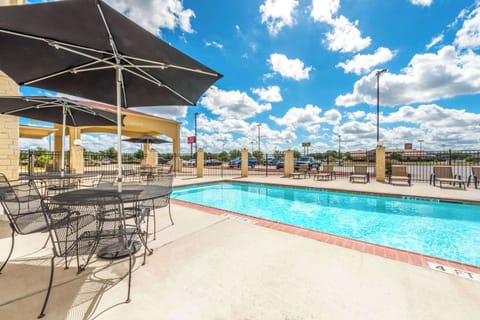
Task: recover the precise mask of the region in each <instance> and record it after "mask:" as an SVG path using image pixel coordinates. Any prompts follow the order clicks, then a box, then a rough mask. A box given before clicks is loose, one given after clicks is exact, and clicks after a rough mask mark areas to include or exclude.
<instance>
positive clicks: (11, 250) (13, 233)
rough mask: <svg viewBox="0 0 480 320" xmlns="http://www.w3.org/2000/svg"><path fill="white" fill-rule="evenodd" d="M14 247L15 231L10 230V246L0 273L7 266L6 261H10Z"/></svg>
mask: <svg viewBox="0 0 480 320" xmlns="http://www.w3.org/2000/svg"><path fill="white" fill-rule="evenodd" d="M14 246H15V231H13V229H12V245H11V246H10V252H9V253H8V256H7V260H5V262H4V263H3V264H2V266H1V267H0V273H2V270H3V268H5V266H6V265H7V262H8V260H10V257H11V256H12V252H13V247H14Z"/></svg>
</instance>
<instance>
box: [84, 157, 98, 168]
mask: <svg viewBox="0 0 480 320" xmlns="http://www.w3.org/2000/svg"><path fill="white" fill-rule="evenodd" d="M83 165H84V166H85V167H96V166H99V165H100V161H98V160H95V159H92V158H84V159H83Z"/></svg>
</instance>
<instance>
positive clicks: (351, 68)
mask: <svg viewBox="0 0 480 320" xmlns="http://www.w3.org/2000/svg"><path fill="white" fill-rule="evenodd" d="M395 54H396V52H392V51H391V50H390V49H388V48H384V47H380V48H378V49H377V50H376V51H375V53H373V54H357V55H356V56H355V57H353V59H351V60H347V61H346V62H340V63H339V64H337V67H341V68H343V69H344V70H345V73H351V72H353V73H355V74H357V75H361V74H365V73H367V72H370V71H372V69H373V68H374V67H376V66H378V65H379V64H382V63H385V62H388V61H390V60H392V58H393V57H394V56H395Z"/></svg>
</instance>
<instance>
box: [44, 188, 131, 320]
mask: <svg viewBox="0 0 480 320" xmlns="http://www.w3.org/2000/svg"><path fill="white" fill-rule="evenodd" d="M42 206H43V209H44V213H45V215H44V216H45V220H46V222H47V225H48V226H49V231H50V237H51V239H52V243H53V248H52V252H53V255H52V258H51V264H50V279H49V284H48V289H47V293H46V295H45V300H44V303H43V305H42V309H41V311H40V314H39V316H38V317H39V318H42V317H43V316H44V315H45V310H46V308H47V304H48V299H49V297H50V293H51V289H52V285H53V277H54V269H55V258H64V259H65V260H67V259H68V258H75V259H76V262H77V269H78V272H79V273H80V272H81V271H83V270H84V269H85V268H86V266H87V265H88V264H89V262H90V261H91V258H92V257H93V256H94V255H98V256H100V257H103V258H107V259H112V258H122V257H126V256H128V259H129V260H128V263H129V268H128V291H127V299H126V302H129V301H130V288H131V276H132V265H133V259H134V253H135V251H136V248H133V246H134V245H135V243H136V241H135V235H136V234H138V228H136V227H131V226H128V225H127V224H126V219H125V210H124V206H123V202H122V200H121V199H120V197H118V196H116V195H113V194H108V195H101V194H99V196H98V197H91V196H90V197H89V199H88V203H87V202H86V203H85V204H79V203H78V202H76V203H75V204H73V203H72V204H65V203H63V202H62V203H58V202H55V201H53V200H52V199H48V200H46V201H42Z"/></svg>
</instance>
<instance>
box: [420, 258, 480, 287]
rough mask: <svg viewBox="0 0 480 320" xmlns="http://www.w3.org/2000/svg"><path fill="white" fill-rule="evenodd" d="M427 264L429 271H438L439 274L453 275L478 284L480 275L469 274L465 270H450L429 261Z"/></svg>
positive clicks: (447, 267) (450, 268)
mask: <svg viewBox="0 0 480 320" xmlns="http://www.w3.org/2000/svg"><path fill="white" fill-rule="evenodd" d="M427 263H428V266H429V267H430V269H433V270H437V271H440V272H445V273H449V274H453V275H456V276H459V277H461V278H465V279H470V280H474V281H478V282H480V274H478V273H474V272H470V271H466V270H460V269H457V268H452V267H449V266H445V265H443V264H438V263H435V262H430V261H428V262H427Z"/></svg>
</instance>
